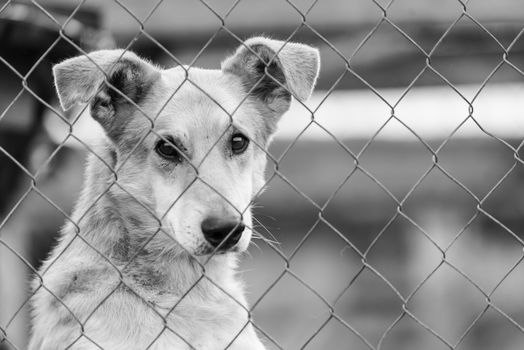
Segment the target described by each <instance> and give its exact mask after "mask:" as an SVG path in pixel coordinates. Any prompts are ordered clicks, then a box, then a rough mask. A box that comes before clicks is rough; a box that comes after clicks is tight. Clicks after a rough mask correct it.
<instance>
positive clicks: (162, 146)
mask: <svg viewBox="0 0 524 350" xmlns="http://www.w3.org/2000/svg"><path fill="white" fill-rule="evenodd" d="M155 151H156V153H158V154H159V155H160V156H162V157H164V158H166V159H169V160H176V161H180V160H181V159H182V157H181V156H180V153H179V152H178V150H177V149H176V148H175V146H173V144H172V141H170V142H168V141H165V140H160V141H158V143H157V144H156V147H155Z"/></svg>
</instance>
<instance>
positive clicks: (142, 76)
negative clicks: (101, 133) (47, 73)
mask: <svg viewBox="0 0 524 350" xmlns="http://www.w3.org/2000/svg"><path fill="white" fill-rule="evenodd" d="M53 75H54V79H55V87H56V91H57V94H58V98H59V100H60V105H61V106H62V108H63V109H64V110H67V109H69V108H71V107H73V106H74V105H76V104H79V103H86V102H90V103H91V115H92V116H93V118H95V119H96V120H97V121H98V122H99V123H100V124H101V125H102V127H104V129H105V130H106V132H107V134H108V135H109V136H110V137H112V138H114V136H116V135H115V134H117V133H118V130H117V129H121V128H122V127H123V126H124V125H125V124H126V123H127V122H128V121H126V120H118V119H120V118H117V116H118V115H119V114H127V113H124V112H125V111H127V112H129V108H130V107H131V108H132V107H135V106H136V105H138V104H139V102H140V100H141V99H142V98H143V97H144V96H145V95H146V94H147V92H148V90H149V87H150V86H151V85H152V83H153V82H154V81H155V80H156V79H157V78H158V77H159V76H160V73H159V71H158V69H157V68H156V67H154V66H153V65H151V64H150V63H148V62H146V61H145V60H143V59H141V58H139V57H138V56H137V55H135V54H134V53H132V52H129V51H127V52H124V51H123V50H100V51H94V52H91V53H89V54H88V55H82V56H77V57H73V58H70V59H67V60H65V61H63V62H61V63H59V64H57V65H55V66H54V67H53ZM122 119H125V118H122Z"/></svg>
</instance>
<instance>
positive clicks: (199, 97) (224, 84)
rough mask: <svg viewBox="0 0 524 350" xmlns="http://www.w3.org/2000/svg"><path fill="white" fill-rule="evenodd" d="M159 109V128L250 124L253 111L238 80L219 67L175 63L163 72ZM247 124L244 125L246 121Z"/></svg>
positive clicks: (208, 127) (159, 90)
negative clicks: (215, 68)
mask: <svg viewBox="0 0 524 350" xmlns="http://www.w3.org/2000/svg"><path fill="white" fill-rule="evenodd" d="M155 94H156V95H158V97H159V98H158V101H163V102H159V103H160V104H161V105H162V106H161V107H162V110H161V112H160V114H159V117H158V119H157V123H156V124H157V126H158V128H159V129H173V128H175V129H181V128H182V129H184V128H185V129H187V127H188V126H193V127H195V128H199V129H200V130H203V129H210V130H217V132H218V131H220V130H224V129H225V128H227V126H228V125H229V124H230V123H231V122H233V123H234V124H236V125H240V126H242V125H245V124H249V122H250V120H251V119H252V118H251V117H252V114H253V113H254V110H253V107H252V106H251V105H250V103H249V101H247V100H246V99H245V96H246V94H245V92H244V90H243V88H242V85H241V81H240V79H238V78H237V77H236V76H234V75H231V74H227V73H223V72H222V71H220V70H209V69H199V68H189V69H188V68H184V67H176V68H172V69H168V70H165V71H163V72H162V79H161V83H160V84H159V87H158V88H157V91H156V92H155ZM246 127H247V125H246Z"/></svg>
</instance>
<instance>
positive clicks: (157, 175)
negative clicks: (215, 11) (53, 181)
mask: <svg viewBox="0 0 524 350" xmlns="http://www.w3.org/2000/svg"><path fill="white" fill-rule="evenodd" d="M318 70H319V55H318V51H317V50H316V49H314V48H311V47H309V46H306V45H302V44H296V43H284V42H281V41H276V40H271V39H267V38H262V37H257V38H252V39H249V40H247V41H246V42H244V44H243V45H241V46H240V47H239V48H238V50H237V51H236V52H235V53H234V54H233V55H232V56H231V57H229V58H227V59H226V60H225V61H224V62H223V63H222V67H221V69H220V70H204V69H197V68H187V67H181V66H179V67H175V68H171V69H167V70H163V69H160V68H158V67H156V66H154V65H152V64H150V63H148V62H146V61H145V60H143V59H141V58H139V57H138V56H136V55H135V54H133V53H131V52H124V51H121V50H110V51H97V52H93V53H91V54H89V55H88V56H79V57H75V58H72V59H68V60H66V61H64V62H62V63H60V64H58V65H56V66H55V67H54V75H55V84H56V88H57V91H58V96H59V99H60V103H61V105H62V107H63V108H64V109H68V108H70V107H72V106H73V105H75V104H77V103H86V102H89V104H90V105H89V106H90V112H91V115H92V117H93V118H94V119H95V120H96V121H98V122H99V123H100V125H102V127H103V128H104V130H105V134H106V135H105V136H104V137H103V138H102V140H101V142H100V144H99V145H98V146H96V147H95V148H94V151H95V152H94V153H95V154H91V155H90V156H89V159H88V164H87V169H86V179H85V184H84V188H83V191H82V194H81V196H80V199H79V201H78V203H77V205H76V207H75V209H74V211H73V214H72V222H68V223H66V225H65V227H64V229H63V230H62V233H61V239H60V241H59V243H58V245H57V247H56V248H55V249H54V250H53V252H52V254H51V256H50V258H49V259H48V260H47V261H45V262H44V264H43V266H42V268H41V270H40V276H41V277H39V278H37V279H36V280H35V282H34V288H35V290H36V294H35V296H34V298H33V302H32V306H33V318H34V322H33V334H32V339H31V342H30V346H29V349H30V350H56V349H62V348H70V349H99V347H101V348H103V349H112V350H115V349H126V350H127V349H146V348H149V349H193V348H194V349H223V348H226V347H227V346H228V345H230V346H229V349H237V350H241V349H264V346H263V345H262V343H261V341H260V340H259V339H258V337H257V335H256V333H255V330H254V328H253V326H252V324H251V323H250V316H249V313H248V311H247V310H248V307H247V304H246V300H245V298H244V296H243V290H242V289H243V288H242V285H241V283H240V282H239V281H238V280H237V279H236V278H235V267H236V259H237V258H236V256H237V255H238V252H242V251H244V250H245V249H246V248H247V246H248V244H249V241H250V238H251V234H252V231H251V229H250V227H251V219H252V218H251V213H250V210H249V208H250V205H251V202H252V200H253V198H254V196H256V195H257V194H258V192H259V191H260V190H261V188H262V187H263V185H264V169H265V163H266V154H265V152H264V150H265V149H266V148H267V146H268V143H269V141H270V138H271V135H272V134H273V133H274V131H275V129H276V124H277V122H278V120H279V119H280V117H281V116H282V114H283V113H284V112H285V111H287V109H288V108H289V105H290V102H291V97H292V96H294V97H295V98H297V99H299V100H302V101H304V100H306V99H307V98H309V96H310V94H311V92H312V89H313V87H314V85H315V81H316V78H317V75H318ZM146 116H147V117H146ZM236 132H241V133H242V134H244V135H246V136H247V138H248V139H249V140H250V141H251V142H250V143H249V145H248V148H247V150H246V151H245V152H244V153H242V154H233V153H232V151H231V137H232V135H233V134H234V133H236ZM166 139H167V140H169V142H170V143H171V142H172V143H173V144H174V146H176V148H177V149H178V151H179V155H180V157H179V158H178V159H177V160H176V161H173V160H168V159H165V158H162V157H161V156H159V154H158V153H157V152H156V146H155V145H156V144H157V143H158V142H160V140H166ZM210 216H215V217H217V216H218V217H223V216H225V217H236V218H238V219H239V220H242V222H243V224H245V226H246V229H245V230H244V231H243V233H242V235H241V238H240V240H239V241H238V243H236V245H234V246H233V247H231V248H230V249H227V250H225V251H218V252H216V251H214V249H213V248H212V247H211V246H210V245H209V244H208V243H207V242H206V240H205V238H204V236H203V233H202V229H201V225H202V222H203V220H205V219H206V218H207V217H210ZM218 248H220V246H219V247H218ZM237 335H238V336H237Z"/></svg>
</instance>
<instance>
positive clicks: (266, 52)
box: [222, 37, 320, 132]
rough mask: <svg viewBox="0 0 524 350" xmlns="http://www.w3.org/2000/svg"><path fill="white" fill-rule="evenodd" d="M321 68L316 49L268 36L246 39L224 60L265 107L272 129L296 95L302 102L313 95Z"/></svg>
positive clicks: (228, 69)
mask: <svg viewBox="0 0 524 350" xmlns="http://www.w3.org/2000/svg"><path fill="white" fill-rule="evenodd" d="M319 68H320V57H319V53H318V50H317V49H316V48H313V47H311V46H308V45H303V44H298V43H292V42H284V41H278V40H272V39H268V38H264V37H255V38H251V39H249V40H246V41H245V42H244V43H243V44H242V45H240V46H239V47H238V49H237V50H236V52H235V54H234V55H233V56H231V57H229V58H227V59H226V60H225V61H224V62H222V70H223V71H224V72H228V73H233V74H235V75H237V76H239V77H240V78H241V79H242V82H243V84H244V86H245V89H246V91H249V93H250V95H251V96H253V97H254V98H255V99H257V100H258V101H260V102H262V104H263V105H264V106H265V108H266V110H265V113H264V114H265V116H266V117H269V120H267V122H268V123H270V124H271V125H269V126H270V131H271V132H273V131H274V127H275V125H276V122H277V121H278V119H279V118H280V116H282V114H283V113H284V112H286V111H287V110H288V109H289V106H290V103H291V97H292V96H294V97H295V98H297V99H298V100H300V101H302V102H303V101H306V100H307V99H308V98H309V97H310V96H311V92H312V91H313V88H314V87H315V83H316V80H317V76H318V72H319Z"/></svg>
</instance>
